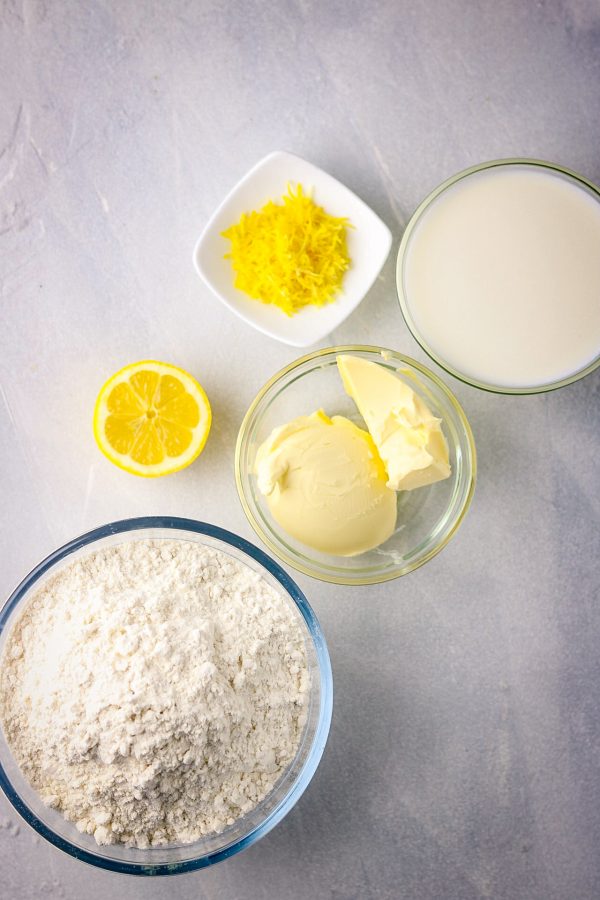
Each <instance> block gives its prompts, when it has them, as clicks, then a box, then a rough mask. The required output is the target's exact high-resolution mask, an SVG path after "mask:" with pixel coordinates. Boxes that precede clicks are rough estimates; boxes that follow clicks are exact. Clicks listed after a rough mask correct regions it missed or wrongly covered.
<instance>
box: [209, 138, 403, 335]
mask: <svg viewBox="0 0 600 900" xmlns="http://www.w3.org/2000/svg"><path fill="white" fill-rule="evenodd" d="M282 159H283V160H284V161H285V160H286V159H293V160H294V161H296V163H300V164H301V165H303V166H306V167H307V168H308V169H309V170H311V171H312V172H313V174H315V173H316V176H317V178H318V179H320V178H323V179H325V180H326V182H328V183H333V184H334V185H335V190H336V191H339V192H343V193H344V194H346V195H347V196H349V197H351V198H352V203H353V204H354V205H355V206H356V207H357V208H359V209H360V210H361V212H362V215H363V216H368V217H372V220H376V221H377V223H378V227H379V228H380V230H381V234H382V237H381V241H380V246H381V248H382V251H381V262H380V263H379V265H378V266H376V267H374V268H373V269H372V270H370V271H369V278H368V279H367V280H368V285H367V287H366V289H364V290H363V291H362V293H357V295H356V297H355V299H354V300H353V301H352V302H351V303H349V305H348V308H347V309H345V308H341V307H339V306H338V309H341V314H340V315H338V316H336V317H335V321H333V322H330V323H328V324H326V325H319V327H315V328H314V329H313V331H312V333H311V335H310V339H307V338H306V337H302V338H300V339H298V338H295V337H294V336H293V335H292V336H290V335H288V336H285V337H284V336H282V335H280V334H278V333H276V332H275V331H273V330H272V328H271V327H269V326H267V325H264V324H261V323H260V322H258V321H257V320H256V319H255V318H254V316H252V315H250V314H248V313H247V312H245V311H243V310H241V309H238V308H237V307H236V306H235V304H234V303H232V302H231V300H230V299H229V297H228V296H227V295H225V294H223V293H222V292H221V291H220V290H219V288H218V286H217V285H216V284H215V283H214V281H213V279H212V278H211V277H210V275H209V273H208V272H207V271H206V270H205V268H204V267H203V265H202V264H201V262H200V251H201V249H202V247H203V246H204V244H205V242H206V241H207V240H208V239H209V237H210V235H211V234H212V232H213V230H214V229H215V223H216V222H217V220H218V218H219V217H220V215H221V213H222V212H223V210H224V209H225V207H226V206H227V205H228V204H229V203H230V202H231V201H233V200H234V199H235V197H236V195H237V194H238V193H239V191H240V190H241V189H242V188H244V187H245V186H246V185H247V184H248V183H251V182H252V181H254V179H255V178H256V176H257V174H258V173H260V172H261V171H262V170H263V169H266V168H268V167H269V166H272V165H276V164H278V163H279V161H281V160H282ZM272 199H273V198H272ZM264 202H266V200H265V201H264ZM392 244H393V235H392V232H391V230H390V228H389V227H388V225H387V224H386V222H384V221H383V219H382V218H381V216H380V215H379V214H378V213H376V212H375V210H374V209H373V208H372V207H371V206H369V204H368V203H367V202H366V201H365V200H363V199H362V197H360V196H359V195H358V194H357V193H356V192H355V191H354V190H352V188H350V187H348V185H346V184H344V182H343V181H340V179H339V178H337V177H336V176H335V175H332V174H331V173H330V172H328V171H327V170H326V169H324V168H323V167H322V166H318V165H317V164H316V163H313V162H311V161H310V160H309V159H306V158H305V157H304V156H300V155H299V154H298V153H294V152H293V151H291V150H285V149H276V150H271V151H270V152H269V153H267V154H266V155H265V156H262V157H261V158H260V159H259V160H258V161H257V162H256V163H255V164H254V165H253V166H251V168H250V169H248V170H247V171H246V172H245V173H244V174H243V175H242V176H241V178H239V179H238V180H237V181H236V183H235V184H234V185H233V187H231V188H230V190H229V191H228V192H227V194H226V195H225V196H224V197H223V199H222V200H221V201H220V203H219V204H218V205H217V206H216V207H215V209H214V210H213V212H212V213H211V215H210V217H209V219H208V220H207V222H206V224H205V225H204V227H203V229H202V231H201V232H200V235H199V236H198V238H197V239H196V242H195V244H194V249H193V252H192V263H193V266H194V269H195V271H196V274H197V275H198V276H199V278H200V279H201V281H202V282H203V283H204V285H205V287H207V288H208V289H209V290H210V291H211V293H212V294H213V296H214V297H216V298H217V299H218V300H219V301H220V302H221V303H222V304H223V306H225V307H226V308H227V309H228V310H229V312H231V313H233V315H235V316H237V317H238V318H239V319H240V320H241V321H243V322H245V323H246V325H249V326H250V327H251V328H254V329H255V330H256V331H258V332H260V333H261V334H264V335H266V336H267V337H270V338H271V339H272V340H274V341H278V342H279V343H281V344H284V345H286V346H288V347H295V348H296V349H299V350H301V349H302V348H304V347H310V346H313V345H314V344H316V343H317V342H318V341H321V340H323V338H325V337H326V336H327V335H328V334H330V333H331V331H332V330H334V329H335V328H339V326H340V325H341V324H342V323H343V322H345V321H346V319H347V318H348V317H349V316H350V315H352V313H354V312H355V311H356V309H357V308H358V307H359V306H360V304H361V303H362V302H363V300H364V299H365V297H366V296H367V294H368V293H369V292H370V290H371V289H372V287H373V285H374V283H375V281H376V279H377V277H378V275H379V273H380V272H381V270H382V269H383V267H384V265H385V263H386V262H387V260H388V257H389V255H390V252H391V249H392ZM232 277H233V272H232ZM232 284H233V282H232ZM234 287H235V286H234ZM237 293H239V294H240V296H245V295H244V292H243V291H237ZM345 293H346V288H345V287H344V284H343V283H342V289H341V295H344V294H345ZM346 295H347V294H346ZM340 299H341V296H340V297H337V298H336V301H335V302H336V303H337V302H338V301H339V300H340ZM254 302H256V303H258V301H254ZM328 306H329V304H328ZM330 306H331V308H335V306H334V305H330ZM252 308H253V307H252Z"/></svg>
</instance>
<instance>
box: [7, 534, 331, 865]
mask: <svg viewBox="0 0 600 900" xmlns="http://www.w3.org/2000/svg"><path fill="white" fill-rule="evenodd" d="M147 529H166V530H169V529H171V530H174V531H188V532H192V533H194V534H199V535H206V536H208V537H211V538H215V539H216V540H219V541H222V542H223V543H226V544H229V545H230V546H232V547H235V548H236V549H237V550H240V551H242V552H243V553H245V554H246V555H248V556H249V557H251V558H252V559H253V560H254V561H255V562H257V563H259V565H260V566H262V567H263V568H264V569H266V570H267V572H269V574H270V575H272V576H273V577H274V578H275V579H276V580H277V581H278V582H279V584H280V585H281V587H282V588H283V589H284V591H285V592H286V594H287V595H288V596H289V598H290V599H291V600H292V601H293V603H294V604H295V606H296V607H297V609H298V611H299V612H300V614H301V616H302V618H303V620H304V624H305V626H306V630H307V632H308V634H309V635H310V637H311V639H312V642H313V645H314V649H315V654H316V658H317V664H318V672H319V676H320V704H319V714H318V719H317V724H316V729H315V733H314V736H313V739H312V745H311V748H310V750H309V752H308V755H307V758H306V760H305V762H304V764H303V766H302V768H301V769H300V772H299V773H298V775H297V777H296V778H295V780H294V781H293V783H292V784H291V785H290V787H289V788H288V791H287V793H286V794H285V795H284V796H283V797H282V798H281V800H280V801H279V802H278V803H277V805H276V806H275V807H274V809H273V810H272V811H271V812H270V813H269V815H268V816H267V817H266V818H265V819H264V821H262V822H260V823H259V824H258V825H255V826H254V827H253V828H252V829H251V830H250V831H249V832H248V834H246V835H245V836H244V837H242V838H240V839H239V840H237V841H235V842H233V843H232V844H230V845H227V846H225V847H224V848H222V849H220V850H216V851H213V852H211V853H207V854H205V855H203V856H200V857H196V858H194V859H189V860H183V861H175V862H172V863H170V862H160V863H156V864H153V863H148V864H146V863H143V862H140V863H136V862H130V861H125V860H117V859H110V858H107V857H104V856H100V855H99V854H96V853H94V852H93V851H91V850H86V849H82V848H81V847H77V846H75V845H74V844H72V843H71V842H70V841H69V840H68V839H67V838H64V837H62V836H61V835H59V834H57V833H56V832H54V831H53V830H52V829H51V828H50V827H49V826H48V825H46V824H44V823H43V822H42V821H41V820H40V819H39V818H38V817H37V815H36V814H35V813H34V812H33V810H31V809H30V808H29V806H28V805H27V803H26V802H25V801H24V800H23V798H22V797H21V795H20V794H19V793H18V792H17V790H16V789H15V788H14V787H13V785H12V782H11V780H10V778H9V776H8V775H7V773H6V771H5V769H4V766H3V765H2V762H1V761H0V789H2V790H3V791H4V794H5V795H6V797H7V799H8V800H9V802H10V803H11V804H12V806H13V807H14V808H15V810H16V811H17V812H18V813H19V815H20V816H21V817H22V818H23V819H24V820H25V822H26V823H27V824H28V825H30V826H31V827H32V828H33V829H34V830H35V831H36V832H37V833H38V834H39V835H40V836H41V837H43V838H45V839H46V840H47V841H48V842H49V843H50V844H53V845H54V846H55V847H58V849H59V850H62V851H63V852H64V853H66V854H67V855H69V856H72V857H74V858H75V859H79V860H81V861H82V862H85V863H88V864H90V865H92V866H95V867H97V868H101V869H106V870H109V871H112V872H118V873H120V874H126V875H145V876H148V875H177V874H182V873H184V872H192V871H194V870H197V869H202V868H205V867H206V866H210V865H214V864H215V863H218V862H221V861H222V860H224V859H228V858H229V857H230V856H234V855H235V854H236V853H239V852H240V851H241V850H244V849H245V848H246V847H249V846H251V845H252V844H254V843H255V842H256V841H258V840H260V838H262V837H264V836H265V835H266V834H268V832H269V831H271V829H272V828H274V827H275V825H277V824H278V823H279V822H280V821H281V820H282V819H283V818H284V816H285V815H287V813H288V812H289V811H290V810H291V809H292V807H293V806H294V805H295V804H296V802H297V801H298V800H299V799H300V797H301V796H302V794H303V793H304V791H305V790H306V788H307V787H308V785H309V783H310V781H311V780H312V777H313V775H314V773H315V771H316V769H317V767H318V765H319V763H320V761H321V757H322V755H323V751H324V749H325V744H326V742H327V738H328V735H329V729H330V726H331V718H332V712H333V675H332V670H331V661H330V658H329V651H328V649H327V643H326V640H325V636H324V634H323V631H322V629H321V626H320V624H319V621H318V619H317V617H316V615H315V613H314V612H313V610H312V608H311V606H310V604H309V602H308V600H307V599H306V597H305V595H304V593H303V592H302V591H301V590H300V588H299V587H298V585H297V584H296V582H295V581H294V580H293V579H292V578H291V577H290V576H289V575H288V574H287V572H285V570H284V569H283V568H282V567H281V566H280V565H279V563H277V562H276V561H275V560H273V559H271V557H269V556H268V555H267V554H266V553H265V552H264V551H263V550H261V549H260V548H259V547H256V546H255V545H254V544H252V543H250V542H249V541H247V540H246V539H245V538H243V537H240V536H239V535H237V534H235V533H234V532H231V531H228V530H227V529H225V528H221V527H219V526H218V525H211V524H209V523H208V522H201V521H197V520H195V519H188V518H181V517H178V516H139V517H136V518H130V519H120V520H117V521H115V522H110V523H108V524H106V525H101V526H99V527H98V528H94V529H92V530H91V531H88V532H86V533H85V534H82V535H80V536H79V537H76V538H73V539H72V540H70V541H68V542H67V543H66V544H64V545H62V546H61V547H59V548H58V549H57V550H54V551H53V552H52V553H50V554H49V555H48V556H46V557H45V559H43V560H42V561H41V562H40V563H38V565H36V566H35V567H34V568H33V569H32V570H31V572H29V574H28V575H26V576H25V578H23V580H22V581H21V582H20V584H19V585H18V586H17V587H16V588H15V590H14V591H13V592H12V593H11V594H10V596H9V597H8V599H7V600H6V601H5V603H4V604H3V606H2V607H0V634H1V633H2V631H3V630H4V627H5V626H6V624H7V622H8V620H9V618H10V615H11V613H12V612H13V611H14V610H15V609H16V608H17V607H18V606H19V604H20V603H21V601H22V600H23V599H24V597H25V596H26V594H27V593H28V592H29V591H30V590H31V588H32V587H33V586H34V585H35V583H36V582H37V581H38V580H39V579H40V578H41V576H42V575H44V574H45V573H46V572H48V571H49V570H50V569H52V567H53V566H55V565H57V564H58V563H60V562H61V561H62V560H64V559H66V558H67V557H68V556H69V555H70V554H71V553H74V552H75V551H77V550H80V549H81V548H83V547H86V546H89V545H93V544H94V543H95V542H96V541H98V540H100V539H101V538H106V537H110V536H112V535H119V534H127V533H129V532H135V531H141V530H147ZM0 735H1V731H0ZM9 749H10V747H9Z"/></svg>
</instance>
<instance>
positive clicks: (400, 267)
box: [396, 156, 600, 396]
mask: <svg viewBox="0 0 600 900" xmlns="http://www.w3.org/2000/svg"><path fill="white" fill-rule="evenodd" d="M501 166H531V167H532V168H538V169H547V170H548V171H550V172H558V173H560V174H561V175H566V176H567V177H568V178H570V179H572V180H573V181H576V182H579V183H580V184H581V185H583V186H584V187H586V188H587V189H588V190H590V191H591V192H592V193H593V194H595V195H596V197H597V199H598V201H599V202H600V187H598V185H596V184H594V182H593V181H590V179H589V178H586V177H585V176H584V175H581V174H580V173H579V172H576V171H574V170H573V169H568V168H567V167H566V166H561V165H559V164H558V163H553V162H548V161H547V160H543V159H535V158H530V157H519V156H515V157H507V158H505V159H491V160H488V161H486V162H482V163H477V165H474V166H469V167H468V168H466V169H462V170H461V171H460V172H457V173H456V174H455V175H451V176H450V177H449V178H446V179H445V181H442V182H441V183H440V184H438V186H437V187H435V188H434V189H433V190H432V191H430V193H429V194H427V195H426V197H425V198H424V199H423V200H422V201H421V203H419V205H418V206H417V208H416V209H415V211H414V212H413V214H412V216H411V217H410V219H409V222H408V225H407V226H406V228H405V230H404V234H403V235H402V240H401V241H400V245H399V247H398V254H397V257H396V294H397V297H398V303H399V305H400V311H401V313H402V316H403V318H404V322H405V324H406V326H407V328H408V330H409V331H410V333H411V334H412V336H413V338H414V339H415V341H416V342H417V344H418V345H419V346H420V347H421V349H422V350H423V351H424V352H425V353H426V354H427V356H428V357H429V358H430V359H431V360H433V362H435V363H436V364H437V365H438V366H440V368H441V369H443V370H444V372H447V373H448V374H449V375H452V376H453V377H454V378H456V379H458V380H459V381H462V383H463V384H468V385H469V386H470V387H474V388H478V389H479V390H482V391H487V392H488V393H491V394H502V395H508V396H529V395H532V394H544V393H548V392H549V391H555V390H558V388H561V387H565V386H566V385H568V384H573V383H574V382H576V381H580V380H581V379H582V378H585V376H586V375H590V374H591V373H592V372H594V371H595V370H596V369H597V368H598V367H599V366H600V353H598V355H597V356H596V358H595V359H593V360H592V361H591V362H590V363H588V364H587V365H586V366H584V367H583V368H581V369H579V370H578V371H577V372H573V373H572V374H571V375H568V376H566V377H565V378H561V379H558V380H557V381H551V382H547V383H545V384H540V385H534V386H531V385H528V386H525V387H504V386H502V385H497V384H493V383H492V382H485V381H480V380H479V379H477V378H470V377H469V376H468V375H466V374H465V373H464V372H461V371H459V370H458V369H455V368H454V367H453V366H451V365H450V364H449V363H448V362H447V361H446V360H444V358H443V357H442V356H440V355H439V354H438V353H436V352H435V350H433V349H432V348H431V347H430V346H429V344H428V343H427V341H426V340H425V339H424V337H423V336H422V335H421V334H420V332H419V330H418V328H417V327H416V325H415V323H414V320H413V318H412V316H411V314H410V312H409V309H408V302H407V296H406V291H405V285H404V275H405V271H404V269H405V261H406V257H407V249H408V244H409V241H410V238H411V236H412V234H413V232H414V230H415V228H416V226H417V225H418V223H419V222H420V220H421V218H422V216H423V215H424V213H425V212H426V211H427V210H428V209H429V207H430V206H431V205H432V204H433V203H434V202H435V200H437V198H438V197H439V196H440V194H442V193H444V192H445V191H446V190H448V189H449V188H451V187H452V186H453V185H455V184H456V183H457V182H459V181H462V179H463V178H468V177H470V176H471V175H475V174H477V173H478V172H482V171H484V170H485V169H494V168H499V167H501Z"/></svg>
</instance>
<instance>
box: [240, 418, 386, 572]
mask: <svg viewBox="0 0 600 900" xmlns="http://www.w3.org/2000/svg"><path fill="white" fill-rule="evenodd" d="M255 473H256V476H257V482H258V489H259V490H260V491H261V493H262V494H264V495H265V496H266V498H267V505H268V507H269V509H270V511H271V514H272V516H273V518H274V519H275V521H276V522H278V524H279V525H280V526H281V527H282V528H283V530H284V531H286V532H287V533H288V534H290V535H291V536H292V537H294V538H296V539H297V540H299V541H301V542H302V543H303V544H306V545H307V546H309V547H312V548H314V549H315V550H319V551H320V552H322V553H330V554H333V555H336V556H354V555H356V554H357V553H364V552H365V551H367V550H371V549H372V548H373V547H377V546H379V545H380V544H382V543H383V542H384V541H386V540H387V539H388V538H389V537H390V535H391V534H392V533H393V531H394V529H395V527H396V494H395V492H394V491H392V490H390V488H389V487H387V485H386V481H387V474H386V471H385V467H384V465H383V463H382V461H381V458H380V456H379V453H378V452H377V448H376V446H375V444H374V443H373V439H372V438H371V436H370V434H368V432H366V431H364V430H363V429H362V428H359V427H358V426H357V425H355V424H354V423H353V422H351V421H350V420H349V419H346V418H344V417H343V416H334V417H333V418H331V419H330V418H329V417H328V416H326V415H325V413H324V412H323V411H322V410H319V411H318V412H315V413H313V414H312V415H310V416H299V417H298V418H296V419H293V420H292V421H291V422H289V423H288V424H287V425H282V426H281V427H279V428H275V429H274V430H273V431H272V432H271V434H270V435H269V437H268V438H267V439H266V441H264V443H263V444H261V446H260V447H259V449H258V451H257V455H256V464H255Z"/></svg>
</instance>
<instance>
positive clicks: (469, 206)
mask: <svg viewBox="0 0 600 900" xmlns="http://www.w3.org/2000/svg"><path fill="white" fill-rule="evenodd" d="M396 277H397V287H398V297H399V300H400V306H401V309H402V313H403V315H404V319H405V321H406V323H407V325H408V327H409V329H410V331H411V332H412V334H413V336H414V337H415V339H416V340H417V341H418V343H419V344H420V345H421V347H422V348H423V350H425V352H426V353H427V354H428V355H429V356H430V357H431V358H432V359H433V360H435V362H437V363H438V365H440V366H442V368H444V369H445V370H446V371H447V372H449V373H450V374H451V375H454V376H455V377H456V378H460V379H461V380H462V381H465V382H467V383H468V384H471V385H474V386H475V387H478V388H482V389H484V390H489V391H495V392H498V393H503V394H529V393H538V392H540V391H549V390H553V389H555V388H559V387H563V386H564V385H566V384H570V383H571V382H573V381H577V380H578V379H579V378H582V377H583V376H584V375H587V374H589V373H590V372H592V371H593V370H594V369H596V368H597V367H598V366H599V365H600V189H599V188H598V187H596V186H595V185H594V184H592V182H590V181H588V180H587V179H586V178H583V177H582V176H581V175H578V174H577V173H575V172H572V171H569V170H568V169H564V168H562V167H561V166H558V165H554V164H552V163H547V162H542V161H540V160H533V159H502V160H495V161H492V162H486V163H482V164H480V165H478V166H473V167H472V168H470V169H466V170H465V171H463V172H459V173H458V174H457V175H454V176H453V177H452V178H449V179H448V180H447V181H445V182H444V183H443V184H441V185H440V186H439V187H438V188H436V189H435V190H434V191H433V192H432V193H431V194H430V195H429V196H428V197H427V198H426V199H425V200H424V201H423V202H422V203H421V205H420V206H419V207H418V209H417V210H416V212H415V213H414V215H413V217H412V219H411V220H410V222H409V224H408V227H407V228H406V231H405V233H404V236H403V238H402V242H401V244H400V249H399V252H398V263H397V270H396Z"/></svg>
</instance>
